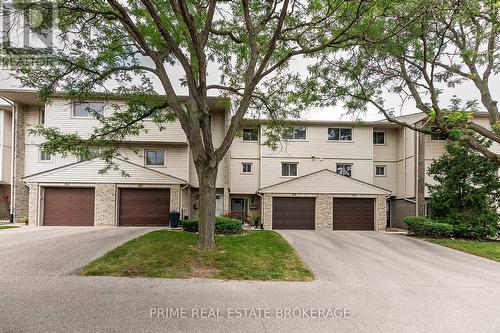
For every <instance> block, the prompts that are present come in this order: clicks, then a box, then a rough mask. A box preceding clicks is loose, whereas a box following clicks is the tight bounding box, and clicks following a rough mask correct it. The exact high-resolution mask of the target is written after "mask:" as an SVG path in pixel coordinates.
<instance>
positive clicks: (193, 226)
mask: <svg viewBox="0 0 500 333" xmlns="http://www.w3.org/2000/svg"><path fill="white" fill-rule="evenodd" d="M198 224H199V221H198V220H196V219H191V220H184V221H182V230H184V231H187V232H198ZM242 232H243V228H242V227H241V221H240V220H238V219H233V218H230V217H224V216H217V218H216V220H215V233H216V234H219V235H237V234H241V233H242Z"/></svg>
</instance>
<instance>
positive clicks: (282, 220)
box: [273, 198, 316, 230]
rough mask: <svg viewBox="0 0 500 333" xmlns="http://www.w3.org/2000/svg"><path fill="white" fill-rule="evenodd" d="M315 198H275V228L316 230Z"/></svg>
mask: <svg viewBox="0 0 500 333" xmlns="http://www.w3.org/2000/svg"><path fill="white" fill-rule="evenodd" d="M315 206H316V199H315V198H273V229H296V230H314V211H315Z"/></svg>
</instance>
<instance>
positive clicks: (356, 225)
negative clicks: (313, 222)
mask: <svg viewBox="0 0 500 333" xmlns="http://www.w3.org/2000/svg"><path fill="white" fill-rule="evenodd" d="M374 201H375V200H374V199H344V198H342V199H340V198H334V199H333V229H334V230H373V226H374Z"/></svg>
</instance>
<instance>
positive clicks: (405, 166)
mask: <svg viewBox="0 0 500 333" xmlns="http://www.w3.org/2000/svg"><path fill="white" fill-rule="evenodd" d="M0 96H2V97H4V98H6V99H8V100H10V101H12V103H13V104H14V108H13V111H12V110H11V112H12V113H13V121H12V122H11V126H12V128H13V131H12V134H13V135H11V136H12V139H13V141H14V143H15V144H14V149H12V152H11V154H12V156H14V157H15V159H14V163H13V167H12V170H13V172H12V176H11V177H10V183H12V184H13V188H12V192H13V198H12V199H13V207H14V209H13V214H14V219H15V220H16V221H18V220H19V219H21V218H23V217H25V216H26V217H28V220H29V224H31V225H35V226H43V225H74V226H83V225H95V226H101V225H106V226H133V225H135V226H137V225H168V213H169V212H170V211H173V210H175V211H179V212H180V213H181V216H182V217H183V218H193V217H197V215H198V208H199V194H198V193H199V191H198V179H197V174H196V170H195V167H194V163H193V160H192V157H191V151H190V148H189V145H188V142H187V139H186V136H185V134H184V132H183V131H182V128H181V126H180V124H179V123H178V122H172V123H169V124H166V125H165V126H164V127H165V128H164V129H163V130H160V129H159V128H158V127H157V126H156V125H155V124H154V123H153V122H152V121H151V120H149V119H146V120H144V126H145V128H146V129H147V132H145V133H143V134H141V135H139V136H134V137H130V138H127V139H126V140H124V142H123V146H122V147H120V153H121V156H120V157H118V158H116V159H115V163H116V164H117V165H118V166H119V170H109V171H108V172H107V173H105V174H102V173H100V170H102V169H103V168H104V167H105V162H104V161H102V160H100V159H99V158H93V159H92V158H91V159H82V158H78V157H75V156H50V155H49V154H47V153H46V152H44V151H42V150H41V149H40V147H39V145H40V143H42V142H43V141H42V140H43V138H41V137H36V136H33V135H31V134H29V132H28V128H29V127H30V126H31V125H34V124H43V125H44V126H49V127H57V128H59V129H60V130H61V131H63V132H66V133H78V134H79V135H82V136H84V137H85V136H88V135H90V133H91V132H92V129H93V128H94V127H95V126H99V123H98V121H97V120H96V119H94V118H93V117H92V115H91V114H89V113H88V112H87V111H86V109H87V107H89V106H90V107H92V108H93V109H95V110H97V111H99V112H101V113H102V114H103V115H104V116H106V115H109V114H111V113H112V112H114V110H115V109H116V108H120V107H124V106H125V104H124V103H123V101H121V100H119V99H118V97H117V99H116V100H108V101H106V102H104V101H102V100H99V99H96V100H89V101H86V102H83V103H81V102H76V101H72V100H71V99H69V98H67V97H66V96H64V95H63V94H61V95H58V96H56V97H55V98H54V99H52V100H51V101H50V103H48V104H46V105H44V104H42V103H41V102H40V100H39V99H38V97H37V94H36V93H35V92H33V91H21V90H19V91H16V90H2V91H0ZM209 104H210V110H211V121H212V127H213V137H214V145H215V146H217V145H219V144H220V143H221V141H222V139H223V136H224V133H225V130H226V128H227V126H228V123H229V120H230V114H231V113H230V110H229V109H228V105H229V103H227V100H225V99H224V98H217V97H213V98H210V99H209ZM12 113H11V114H12ZM475 119H476V120H477V121H478V122H480V123H482V124H483V125H485V126H488V125H487V124H488V120H487V115H486V114H482V113H478V114H476V115H475ZM404 120H405V121H407V122H409V123H412V124H416V125H417V126H424V125H425V121H426V118H425V117H424V115H423V114H414V115H409V116H405V117H404ZM247 124H248V125H245V126H244V127H243V128H242V131H241V136H238V137H236V138H235V139H234V142H233V144H232V146H231V148H230V150H229V151H228V153H227V155H226V156H225V158H224V159H223V161H222V162H221V164H220V169H219V174H218V178H217V184H216V186H217V196H216V213H217V214H218V215H219V214H223V213H226V212H239V213H241V214H243V215H257V214H258V215H260V216H261V219H262V222H263V225H264V227H265V228H269V229H316V230H332V229H334V230H383V229H385V228H387V227H404V225H403V223H402V218H403V217H404V216H408V215H417V214H425V208H426V198H427V196H428V193H427V192H426V188H425V187H426V186H425V184H426V183H430V182H431V179H430V178H429V176H427V175H426V169H427V168H428V166H429V165H430V163H432V160H433V159H434V158H437V157H439V155H441V154H442V153H443V151H444V144H445V140H442V138H441V137H439V136H432V137H431V136H428V135H424V134H421V133H417V132H414V131H412V130H410V129H407V128H403V127H401V126H399V125H396V124H393V123H389V122H387V121H374V122H350V121H299V120H297V121H292V126H293V131H292V132H291V133H290V134H289V135H287V136H286V137H284V138H283V139H282V140H281V142H280V143H279V145H278V148H277V149H271V148H269V147H268V146H267V145H265V144H264V143H265V142H266V130H267V124H266V121H248V122H247ZM6 143H8V141H6ZM496 148H498V147H496ZM122 171H125V173H126V175H127V176H126V177H124V175H123V173H122Z"/></svg>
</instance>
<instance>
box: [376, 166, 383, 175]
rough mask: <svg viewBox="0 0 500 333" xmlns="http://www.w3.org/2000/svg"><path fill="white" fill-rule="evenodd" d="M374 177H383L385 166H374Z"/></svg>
mask: <svg viewBox="0 0 500 333" xmlns="http://www.w3.org/2000/svg"><path fill="white" fill-rule="evenodd" d="M375 176H379V177H382V176H385V165H376V166H375Z"/></svg>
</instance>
